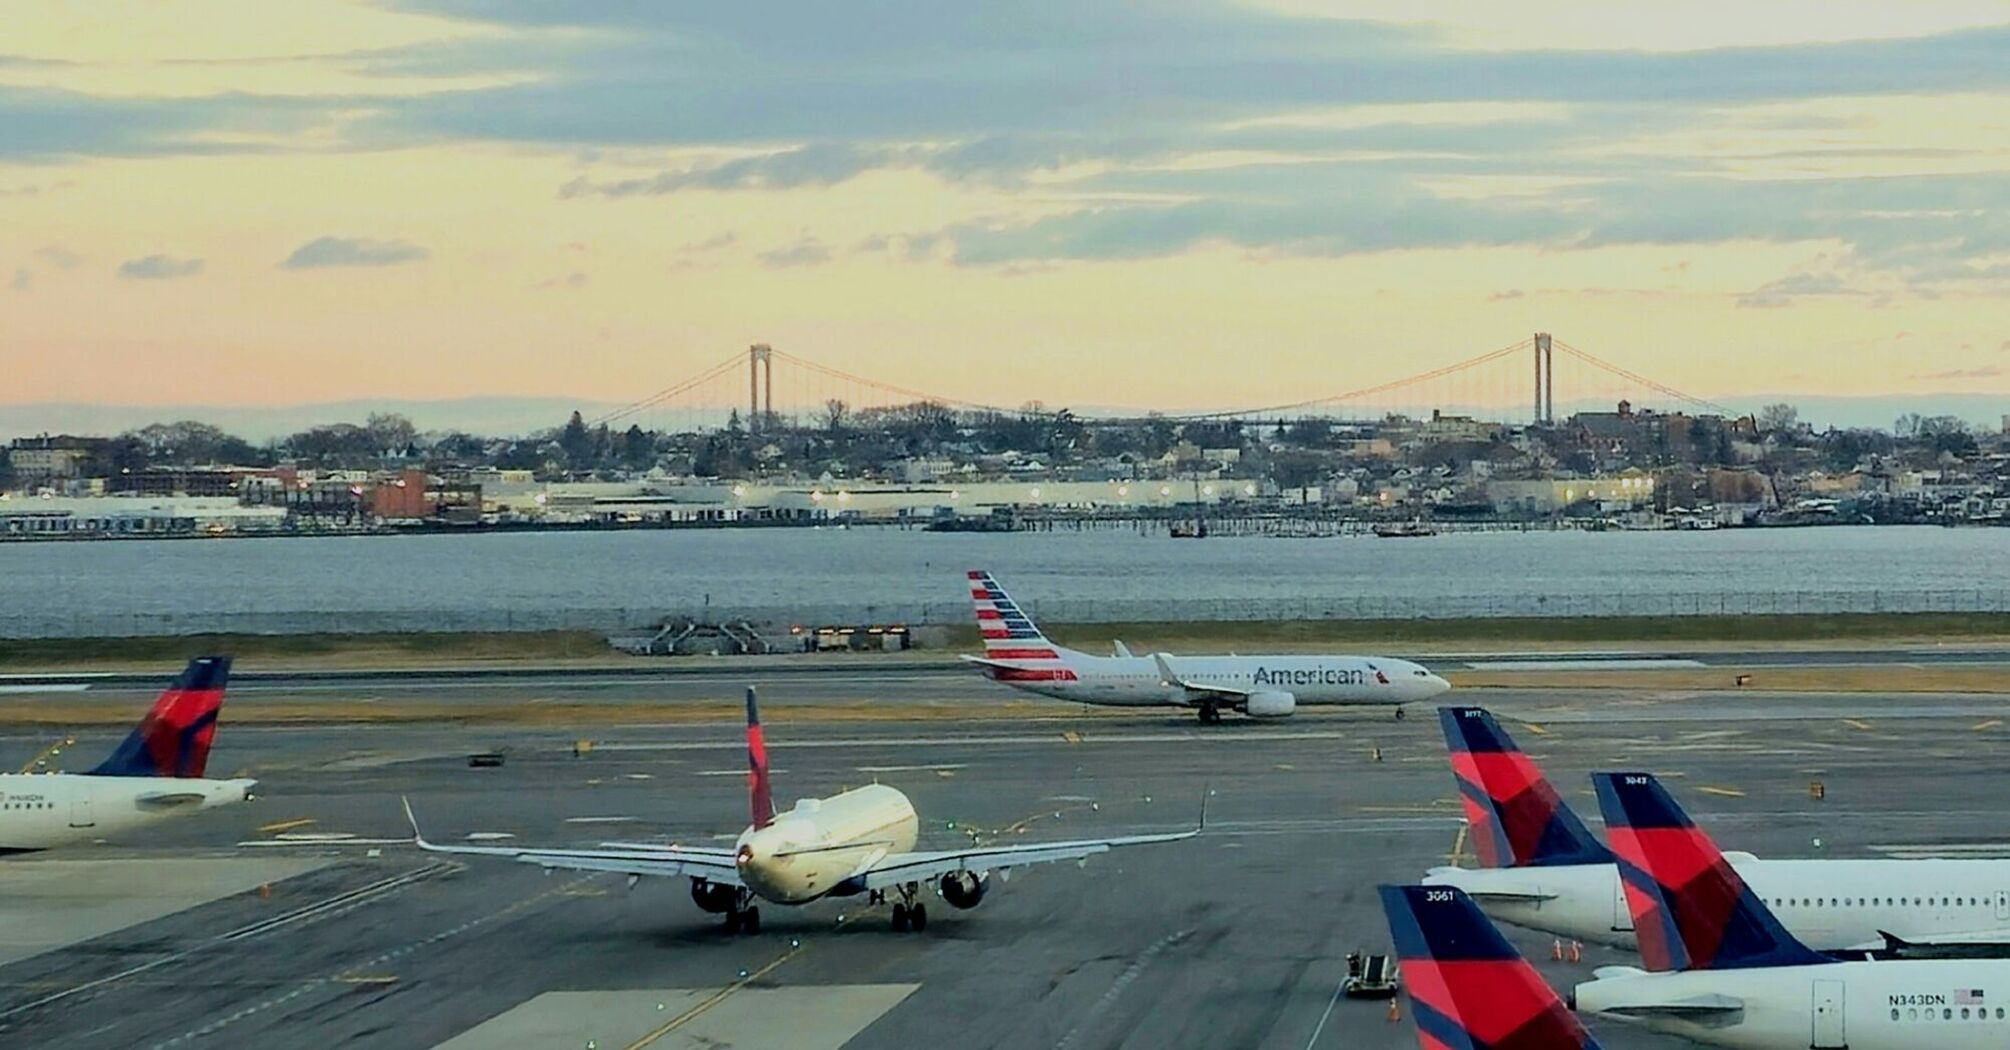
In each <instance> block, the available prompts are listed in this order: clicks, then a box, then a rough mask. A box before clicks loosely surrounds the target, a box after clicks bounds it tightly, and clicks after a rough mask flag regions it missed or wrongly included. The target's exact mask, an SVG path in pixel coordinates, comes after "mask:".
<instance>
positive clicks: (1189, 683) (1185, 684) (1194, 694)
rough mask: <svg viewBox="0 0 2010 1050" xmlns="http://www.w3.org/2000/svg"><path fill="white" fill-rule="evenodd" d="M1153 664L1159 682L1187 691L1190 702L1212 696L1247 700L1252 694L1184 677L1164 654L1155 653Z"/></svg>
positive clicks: (1245, 690) (1216, 683)
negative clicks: (1156, 669)
mask: <svg viewBox="0 0 2010 1050" xmlns="http://www.w3.org/2000/svg"><path fill="white" fill-rule="evenodd" d="M1152 663H1153V664H1155V665H1157V666H1158V669H1159V681H1161V682H1163V683H1165V684H1166V685H1176V686H1178V687H1180V688H1181V689H1184V690H1186V694H1187V699H1189V700H1202V699H1206V698H1207V697H1210V696H1232V697H1237V698H1241V699H1247V698H1248V696H1249V694H1250V692H1251V691H1250V690H1248V689H1244V688H1243V687H1242V686H1239V685H1226V684H1223V683H1219V682H1198V681H1194V680H1193V679H1190V678H1186V677H1183V676H1181V675H1179V674H1178V673H1176V672H1174V671H1173V666H1172V660H1171V658H1169V657H1168V656H1166V654H1164V653H1153V654H1152Z"/></svg>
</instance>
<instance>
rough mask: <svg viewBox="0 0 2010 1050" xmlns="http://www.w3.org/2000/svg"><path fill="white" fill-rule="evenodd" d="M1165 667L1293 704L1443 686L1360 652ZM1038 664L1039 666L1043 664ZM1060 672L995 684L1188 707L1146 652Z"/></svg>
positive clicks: (1076, 660)
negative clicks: (1286, 699)
mask: <svg viewBox="0 0 2010 1050" xmlns="http://www.w3.org/2000/svg"><path fill="white" fill-rule="evenodd" d="M1170 662H1171V664H1172V667H1173V670H1174V671H1175V672H1176V673H1177V674H1178V675H1179V676H1180V677H1181V678H1182V679H1183V680H1185V681H1186V682H1188V683H1190V684H1192V685H1196V686H1223V687H1227V688H1230V689H1238V690H1246V691H1250V692H1258V691H1261V692H1276V693H1289V694H1291V695H1292V697H1294V698H1295V699H1296V701H1297V703H1298V704H1300V705H1306V704H1315V705H1316V704H1407V703H1414V702H1416V701H1419V700H1428V699H1430V698H1431V697H1434V696H1437V695H1438V694H1440V693H1443V692H1444V691H1445V690H1447V689H1449V688H1451V686H1450V685H1448V684H1447V683H1446V682H1445V680H1444V679H1442V678H1439V677H1438V676H1437V675H1434V674H1432V673H1431V672H1430V671H1428V670H1425V669H1424V668H1423V667H1421V666H1419V665H1417V664H1414V663H1411V662H1410V661H1408V660H1395V659H1385V658H1382V657H1363V656H1180V657H1173V658H1171V661H1170ZM1043 666H1045V665H1043ZM1060 670H1062V671H1064V672H1066V673H1065V674H1059V675H1055V676H1053V677H1049V678H1038V679H1029V680H1021V679H1015V678H1014V677H1012V676H1011V675H1009V674H1006V675H995V676H994V677H997V678H998V680H999V681H1001V682H1004V683H1005V684H1007V685H1011V686H1016V687H1018V688H1020V689H1025V690H1028V691H1030V692H1035V693H1039V694H1042V695H1044V696H1051V697H1055V698H1057V699H1061V700H1074V701H1077V702H1079V703H1085V704H1109V705H1119V706H1121V705H1136V706H1141V707H1144V706H1164V705H1168V704H1171V705H1177V706H1182V707H1184V706H1188V705H1190V704H1191V703H1192V700H1191V699H1190V697H1191V694H1190V692H1189V690H1187V689H1185V688H1182V687H1181V686H1178V685H1173V684H1168V683H1167V682H1165V681H1164V679H1163V678H1161V676H1160V675H1159V668H1158V665H1157V663H1155V662H1154V661H1153V660H1152V659H1151V658H1150V657H1147V656H1090V655H1088V654H1086V653H1079V652H1074V651H1067V652H1065V653H1064V654H1063V660H1062V664H1061V668H1060Z"/></svg>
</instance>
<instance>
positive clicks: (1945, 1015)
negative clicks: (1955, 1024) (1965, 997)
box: [1940, 1006, 1954, 1021]
mask: <svg viewBox="0 0 2010 1050" xmlns="http://www.w3.org/2000/svg"><path fill="white" fill-rule="evenodd" d="M1940 1019H1941V1020H1943V1021H1952V1020H1954V1008H1953V1007H1951V1006H1944V1007H1941V1009H1940Z"/></svg>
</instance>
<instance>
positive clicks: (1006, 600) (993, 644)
mask: <svg viewBox="0 0 2010 1050" xmlns="http://www.w3.org/2000/svg"><path fill="white" fill-rule="evenodd" d="M969 577H970V604H971V605H973V606H975V607H976V610H977V632H978V634H980V635H982V636H983V638H984V656H983V657H982V658H981V659H977V658H975V657H973V658H972V659H977V662H978V663H981V664H983V665H984V667H985V672H986V673H987V674H989V675H990V676H991V677H993V678H996V679H998V680H999V681H1009V682H1032V681H1043V682H1044V681H1072V680H1073V679H1074V678H1075V672H1074V671H1073V670H1070V669H1069V668H1068V666H1067V656H1068V650H1066V649H1063V648H1061V647H1060V646H1058V645H1055V644H1054V643H1053V642H1050V641H1048V640H1047V636H1046V635H1043V634H1041V633H1040V628H1039V627H1037V626H1035V625H1034V623H1033V618H1032V617H1031V616H1028V615H1026V612H1025V610H1023V609H1021V608H1019V603H1017V602H1015V601H1013V600H1012V596H1011V595H1009V594H1006V593H1005V588H1004V587H1002V586H1000V585H999V583H998V578H997V577H995V576H993V575H991V574H990V573H989V572H986V571H984V570H982V569H972V570H970V573H969Z"/></svg>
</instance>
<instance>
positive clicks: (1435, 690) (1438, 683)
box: [1428, 675, 1452, 696]
mask: <svg viewBox="0 0 2010 1050" xmlns="http://www.w3.org/2000/svg"><path fill="white" fill-rule="evenodd" d="M1428 678H1429V681H1430V683H1431V691H1430V694H1429V695H1431V696H1437V695H1439V694H1441V693H1445V692H1449V691H1450V690H1451V688H1452V683H1450V682H1447V681H1445V680H1444V679H1443V678H1441V677H1439V676H1437V675H1430V676H1428Z"/></svg>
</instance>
